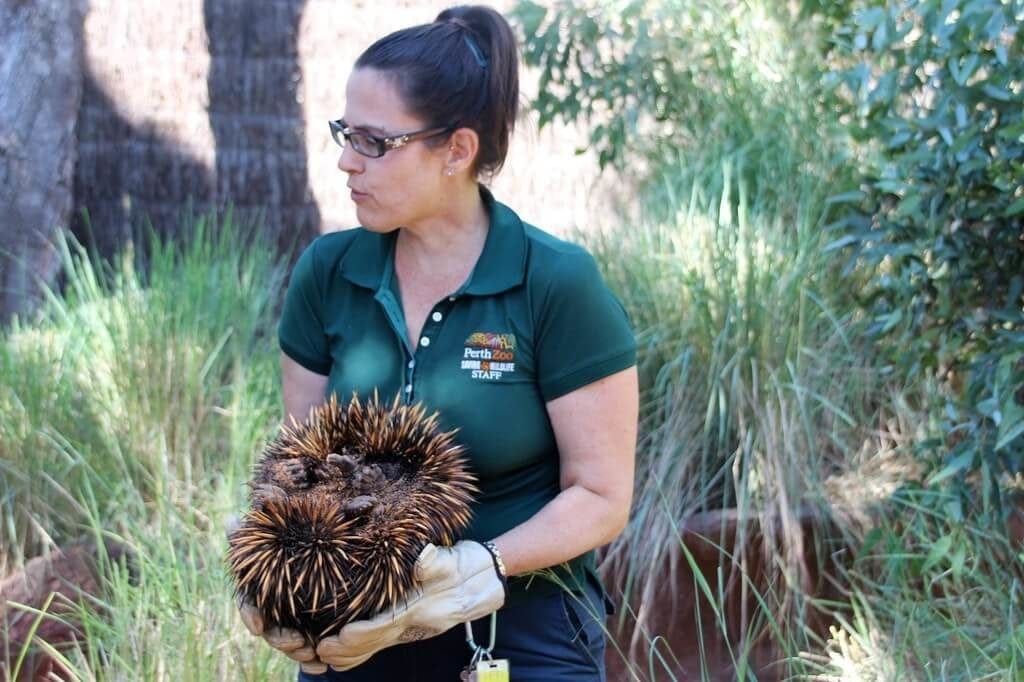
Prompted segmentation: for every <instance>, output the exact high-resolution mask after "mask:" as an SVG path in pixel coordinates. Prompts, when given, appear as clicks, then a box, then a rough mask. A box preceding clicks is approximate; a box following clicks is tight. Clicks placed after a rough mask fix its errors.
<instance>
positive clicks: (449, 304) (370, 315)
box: [278, 187, 636, 601]
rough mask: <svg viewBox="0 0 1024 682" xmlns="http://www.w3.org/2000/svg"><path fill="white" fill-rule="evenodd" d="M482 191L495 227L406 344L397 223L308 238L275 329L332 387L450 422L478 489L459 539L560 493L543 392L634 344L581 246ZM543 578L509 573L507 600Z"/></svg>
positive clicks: (589, 375) (599, 369)
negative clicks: (418, 408)
mask: <svg viewBox="0 0 1024 682" xmlns="http://www.w3.org/2000/svg"><path fill="white" fill-rule="evenodd" d="M481 196H482V198H483V200H484V203H485V206H486V208H487V211H488V213H489V216H490V226H489V230H488V233H487V238H486V241H485V243H484V248H483V251H482V253H481V255H480V258H479V260H478V261H477V264H476V266H475V267H474V269H473V272H472V273H471V274H470V276H469V278H468V279H467V281H466V282H465V283H464V284H463V285H462V286H461V287H460V288H459V289H458V291H455V292H454V293H452V294H451V295H450V296H448V297H446V298H445V299H443V300H441V301H438V302H437V304H436V305H435V306H434V307H433V309H432V310H431V311H430V313H428V315H427V319H426V323H425V324H424V326H423V331H422V333H421V336H420V338H419V340H418V343H416V344H415V345H414V346H413V345H410V343H409V341H408V334H407V333H406V326H405V320H404V318H403V313H402V305H401V302H400V300H399V293H398V286H397V282H396V278H395V276H394V245H395V239H396V237H397V235H398V231H397V230H396V231H394V232H391V233H388V234H377V233H374V232H370V231H367V230H364V229H360V228H357V229H353V230H345V231H342V232H334V233H330V234H325V235H322V236H321V237H319V238H317V239H316V240H315V241H314V242H313V243H312V244H311V245H310V246H309V247H308V248H307V249H306V250H305V252H304V253H303V254H302V256H301V257H300V258H299V260H298V262H297V263H296V265H295V269H294V271H293V272H292V277H291V282H290V284H289V286H288V292H287V294H286V296H285V303H284V309H283V311H282V315H281V322H280V326H279V329H278V338H279V341H280V344H281V349H282V351H284V352H285V353H286V354H287V355H288V356H289V357H291V358H292V359H293V360H295V361H296V362H298V363H299V364H300V365H302V366H303V367H305V368H307V369H309V370H310V371H313V372H316V373H317V374H323V375H326V376H328V383H327V393H328V394H330V393H331V392H334V393H336V394H337V395H338V397H339V399H343V400H344V399H347V398H348V397H349V396H351V394H352V393H353V392H356V393H358V394H359V395H361V396H368V395H371V394H372V393H373V391H374V390H376V391H378V392H379V394H380V395H381V396H382V397H392V396H394V395H395V394H401V396H402V398H403V399H404V400H405V401H408V402H417V401H421V402H423V403H424V404H425V405H426V406H427V408H428V410H430V411H434V410H436V411H438V412H439V413H440V425H441V427H442V428H444V429H445V430H448V429H454V428H457V429H459V431H458V435H457V440H458V442H459V443H460V444H462V445H463V446H464V447H465V448H466V454H467V457H468V459H469V462H470V465H471V467H472V468H473V470H474V471H475V473H476V475H477V476H478V478H479V483H478V485H479V487H480V489H481V493H480V495H479V496H478V498H477V500H476V504H475V507H474V509H473V512H474V516H473V520H472V523H471V525H470V527H469V529H468V530H467V532H466V537H467V538H469V539H474V540H489V539H492V538H494V537H496V536H498V535H500V534H501V533H503V532H505V531H507V530H509V529H510V528H513V527H514V526H516V525H518V524H520V523H522V522H523V521H526V520H527V519H529V518H530V517H531V516H533V515H534V514H535V513H536V512H537V511H538V510H539V509H540V508H541V507H543V506H544V505H545V504H547V503H548V502H550V501H551V500H552V499H553V498H554V497H555V496H556V495H557V494H558V493H559V490H560V488H559V458H558V445H557V443H556V441H555V435H554V432H553V431H552V428H551V422H550V420H549V419H548V415H547V411H546V408H545V403H547V402H548V401H550V400H554V399H555V398H558V397H559V396H562V395H565V394H567V393H569V392H571V391H573V390H575V389H577V388H580V387H582V386H585V385H587V384H588V383H591V382H593V381H596V380H597V379H600V378H602V377H605V376H608V375H610V374H613V373H615V372H618V371H620V370H623V369H626V368H627V367H630V366H632V365H633V364H634V363H635V362H636V342H635V338H634V335H633V331H632V329H631V328H630V325H629V320H628V318H627V316H626V313H625V310H624V309H623V307H622V305H621V304H620V303H619V301H618V300H617V299H616V298H615V296H614V295H613V294H612V293H611V292H610V291H609V290H608V287H607V286H606V285H605V283H604V280H603V279H602V277H601V274H600V272H599V271H598V269H597V266H596V264H595V262H594V259H593V258H592V257H591V256H590V254H589V253H587V252H586V251H585V250H584V249H583V248H581V247H579V246H577V245H574V244H570V243H568V242H565V241H562V240H560V239H557V238H555V237H553V236H552V235H550V234H548V233H546V232H543V231H542V230H540V229H538V228H536V227H534V226H532V225H528V224H526V223H524V222H523V221H522V220H520V219H519V217H518V216H517V215H516V214H515V213H514V212H513V211H512V210H511V209H509V208H508V207H507V206H505V205H503V204H501V203H499V202H497V201H495V200H494V198H493V197H492V196H491V194H490V192H488V191H487V190H486V189H485V188H483V187H481ZM592 563H593V556H592V553H588V554H586V555H583V556H582V557H578V558H577V559H575V560H573V561H572V562H570V565H569V566H568V569H569V570H571V572H572V575H571V576H570V575H564V576H563V577H564V578H570V577H575V578H579V577H581V576H582V570H584V569H586V568H587V567H591V566H592ZM545 582H546V581H543V580H533V581H529V583H528V581H526V580H523V579H513V580H512V581H510V591H511V595H510V601H518V600H519V599H520V598H521V597H522V596H523V594H524V593H525V592H526V591H529V592H530V593H534V592H535V591H537V592H541V591H543V592H548V591H549V588H550V584H548V587H547V588H545V587H543V584H544V583H545Z"/></svg>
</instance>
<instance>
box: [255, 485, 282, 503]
mask: <svg viewBox="0 0 1024 682" xmlns="http://www.w3.org/2000/svg"><path fill="white" fill-rule="evenodd" d="M285 497H287V494H286V493H285V491H284V489H282V488H279V487H277V486H276V485H271V484H270V483H265V484H263V485H258V486H256V487H255V488H253V489H252V498H253V501H254V502H256V503H257V504H266V503H267V502H271V501H273V502H281V501H283V500H284V499H285Z"/></svg>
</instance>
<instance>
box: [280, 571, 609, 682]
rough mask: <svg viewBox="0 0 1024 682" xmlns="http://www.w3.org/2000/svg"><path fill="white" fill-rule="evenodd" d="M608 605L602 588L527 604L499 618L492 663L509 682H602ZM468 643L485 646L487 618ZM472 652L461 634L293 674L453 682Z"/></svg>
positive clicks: (353, 681) (337, 681)
mask: <svg viewBox="0 0 1024 682" xmlns="http://www.w3.org/2000/svg"><path fill="white" fill-rule="evenodd" d="M609 613H610V603H609V602H608V600H607V598H606V597H605V595H604V592H603V591H602V589H601V586H600V584H598V583H597V581H596V580H595V579H593V578H590V579H588V580H587V584H586V586H585V589H583V590H580V591H578V592H561V593H558V594H554V595H547V596H541V597H532V598H530V599H529V600H527V601H525V602H523V603H520V604H515V605H513V606H506V607H505V608H503V609H501V611H499V612H498V623H497V640H496V644H495V647H494V651H493V652H492V655H493V656H494V658H504V659H508V661H509V664H510V670H511V679H512V680H513V682H554V681H558V682H604V679H605V672H604V648H605V631H604V622H605V616H606V615H607V614H609ZM473 638H474V639H475V640H476V642H477V644H482V645H483V646H487V644H488V642H489V641H490V617H487V618H481V619H480V620H477V621H473ZM471 654H472V652H471V651H470V649H469V646H468V645H467V644H466V628H465V626H462V625H459V626H457V627H454V628H452V629H451V630H449V631H448V632H445V633H444V634H442V635H438V636H437V637H433V638H431V639H425V640H422V641H419V642H411V643H409V644H399V645H397V646H393V647H389V648H387V649H382V650H381V651H378V652H377V653H376V654H374V655H373V656H372V657H371V658H370V659H369V660H367V661H366V662H365V663H363V664H362V665H360V666H359V667H357V668H354V669H352V670H348V671H346V672H336V671H333V670H328V671H327V672H326V673H324V674H322V675H310V674H308V673H303V672H300V673H299V682H321V681H329V682H392V681H393V682H458V680H459V673H460V672H461V671H462V669H463V668H464V667H465V666H466V664H467V663H469V658H470V656H471Z"/></svg>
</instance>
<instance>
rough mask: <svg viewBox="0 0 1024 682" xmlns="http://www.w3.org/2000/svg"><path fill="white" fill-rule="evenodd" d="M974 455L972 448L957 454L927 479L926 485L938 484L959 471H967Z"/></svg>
mask: <svg viewBox="0 0 1024 682" xmlns="http://www.w3.org/2000/svg"><path fill="white" fill-rule="evenodd" d="M974 455H975V451H974V450H968V451H967V452H964V453H962V454H960V455H957V456H956V457H954V458H953V459H952V461H950V463H949V464H947V465H946V466H945V467H944V468H943V469H942V470H941V471H939V472H938V473H936V474H935V475H933V476H932V477H931V478H929V479H928V485H938V484H939V483H942V482H943V481H945V480H946V479H948V478H951V477H953V476H955V475H957V474H959V473H960V472H963V471H967V470H968V469H970V468H971V465H972V464H973V463H974Z"/></svg>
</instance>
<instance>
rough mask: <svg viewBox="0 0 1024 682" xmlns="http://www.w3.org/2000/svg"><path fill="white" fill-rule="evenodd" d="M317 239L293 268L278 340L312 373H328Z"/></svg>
mask: <svg viewBox="0 0 1024 682" xmlns="http://www.w3.org/2000/svg"><path fill="white" fill-rule="evenodd" d="M316 247H317V241H314V242H313V243H312V244H310V245H309V246H308V247H307V248H306V250H305V251H304V252H303V253H302V255H301V256H300V257H299V260H298V261H297V262H296V263H295V267H294V268H293V269H292V276H291V281H290V282H289V283H288V291H287V292H286V293H285V297H284V308H283V309H282V310H281V321H280V323H279V324H278V326H277V339H278V343H280V345H281V350H282V351H283V352H284V353H285V355H287V356H288V357H290V358H291V359H292V360H295V362H297V363H299V364H300V365H302V366H303V367H305V368H306V369H308V370H309V371H311V372H316V373H317V374H323V375H325V376H326V375H328V374H330V372H331V352H330V347H329V345H328V342H327V335H326V334H325V333H324V323H323V315H322V313H323V295H322V293H321V292H322V284H323V283H322V282H321V280H320V278H319V276H318V272H317V270H318V269H317V263H316Z"/></svg>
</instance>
